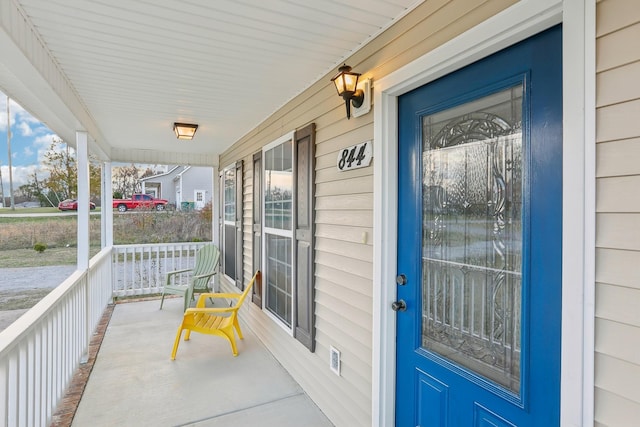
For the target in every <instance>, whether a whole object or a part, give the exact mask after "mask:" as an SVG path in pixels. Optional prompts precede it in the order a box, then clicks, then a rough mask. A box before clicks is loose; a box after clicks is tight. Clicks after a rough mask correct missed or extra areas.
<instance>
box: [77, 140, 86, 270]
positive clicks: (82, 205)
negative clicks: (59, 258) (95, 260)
mask: <svg viewBox="0 0 640 427" xmlns="http://www.w3.org/2000/svg"><path fill="white" fill-rule="evenodd" d="M76 153H77V156H78V239H77V243H78V270H82V271H87V270H88V269H89V149H88V143H87V132H81V131H78V132H76Z"/></svg>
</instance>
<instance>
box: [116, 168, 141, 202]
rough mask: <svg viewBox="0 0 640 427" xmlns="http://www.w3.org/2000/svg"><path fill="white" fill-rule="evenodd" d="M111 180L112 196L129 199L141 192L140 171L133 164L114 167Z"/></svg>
mask: <svg viewBox="0 0 640 427" xmlns="http://www.w3.org/2000/svg"><path fill="white" fill-rule="evenodd" d="M112 180H113V193H114V194H116V193H118V194H121V195H122V196H123V197H130V196H131V195H132V194H133V193H139V192H140V191H141V190H142V185H141V184H140V169H138V167H137V166H136V165H134V164H131V165H130V166H117V167H114V168H113V174H112Z"/></svg>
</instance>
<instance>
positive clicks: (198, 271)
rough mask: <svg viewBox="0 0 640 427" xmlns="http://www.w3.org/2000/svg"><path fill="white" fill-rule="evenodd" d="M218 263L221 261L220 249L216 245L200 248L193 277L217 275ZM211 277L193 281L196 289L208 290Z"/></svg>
mask: <svg viewBox="0 0 640 427" xmlns="http://www.w3.org/2000/svg"><path fill="white" fill-rule="evenodd" d="M218 261H220V249H218V247H217V246H216V245H207V246H203V247H202V248H200V250H199V251H198V253H197V254H196V265H195V266H194V267H193V271H192V274H193V276H201V275H205V274H207V275H212V274H215V273H217V269H218ZM210 279H211V277H210V276H209V277H204V278H201V279H194V280H193V288H194V289H207V284H208V283H209V280H210Z"/></svg>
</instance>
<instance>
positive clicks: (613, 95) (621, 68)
mask: <svg viewBox="0 0 640 427" xmlns="http://www.w3.org/2000/svg"><path fill="white" fill-rule="evenodd" d="M639 37H640V8H638V4H637V2H636V1H634V0H604V1H601V2H599V3H598V4H597V43H596V46H597V61H596V67H597V75H596V84H597V100H596V102H597V111H596V117H597V122H596V129H597V143H598V144H597V150H596V153H597V161H596V164H597V169H596V176H597V187H596V208H597V227H596V247H597V250H596V281H597V284H596V336H595V339H596V342H595V346H596V357H595V363H596V366H595V368H596V369H595V386H596V390H595V420H596V421H597V422H598V423H599V424H601V425H624V424H628V423H629V422H631V421H630V420H636V419H637V418H638V416H640V393H639V392H638V388H637V387H636V386H635V384H637V382H638V381H640V357H639V355H640V343H639V342H638V339H637V336H638V335H639V334H640V314H639V311H638V307H639V306H640V286H639V285H638V283H639V281H640V275H639V273H638V267H637V266H638V262H639V260H640V244H639V243H638V241H639V240H640V235H639V234H638V230H639V229H640V202H638V200H637V199H638V197H637V189H638V186H640V165H639V164H638V162H637V159H638V155H640V126H639V125H638V119H637V118H638V115H640V89H639V87H638V84H637V76H638V73H639V72H640V52H639V51H638V49H637V48H635V46H637V40H638V38H639Z"/></svg>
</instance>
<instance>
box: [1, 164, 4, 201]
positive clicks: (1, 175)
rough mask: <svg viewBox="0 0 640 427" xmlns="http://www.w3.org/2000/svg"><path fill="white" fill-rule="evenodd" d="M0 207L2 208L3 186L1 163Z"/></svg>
mask: <svg viewBox="0 0 640 427" xmlns="http://www.w3.org/2000/svg"><path fill="white" fill-rule="evenodd" d="M0 205H2V207H3V208H4V184H3V183H2V163H0Z"/></svg>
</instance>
